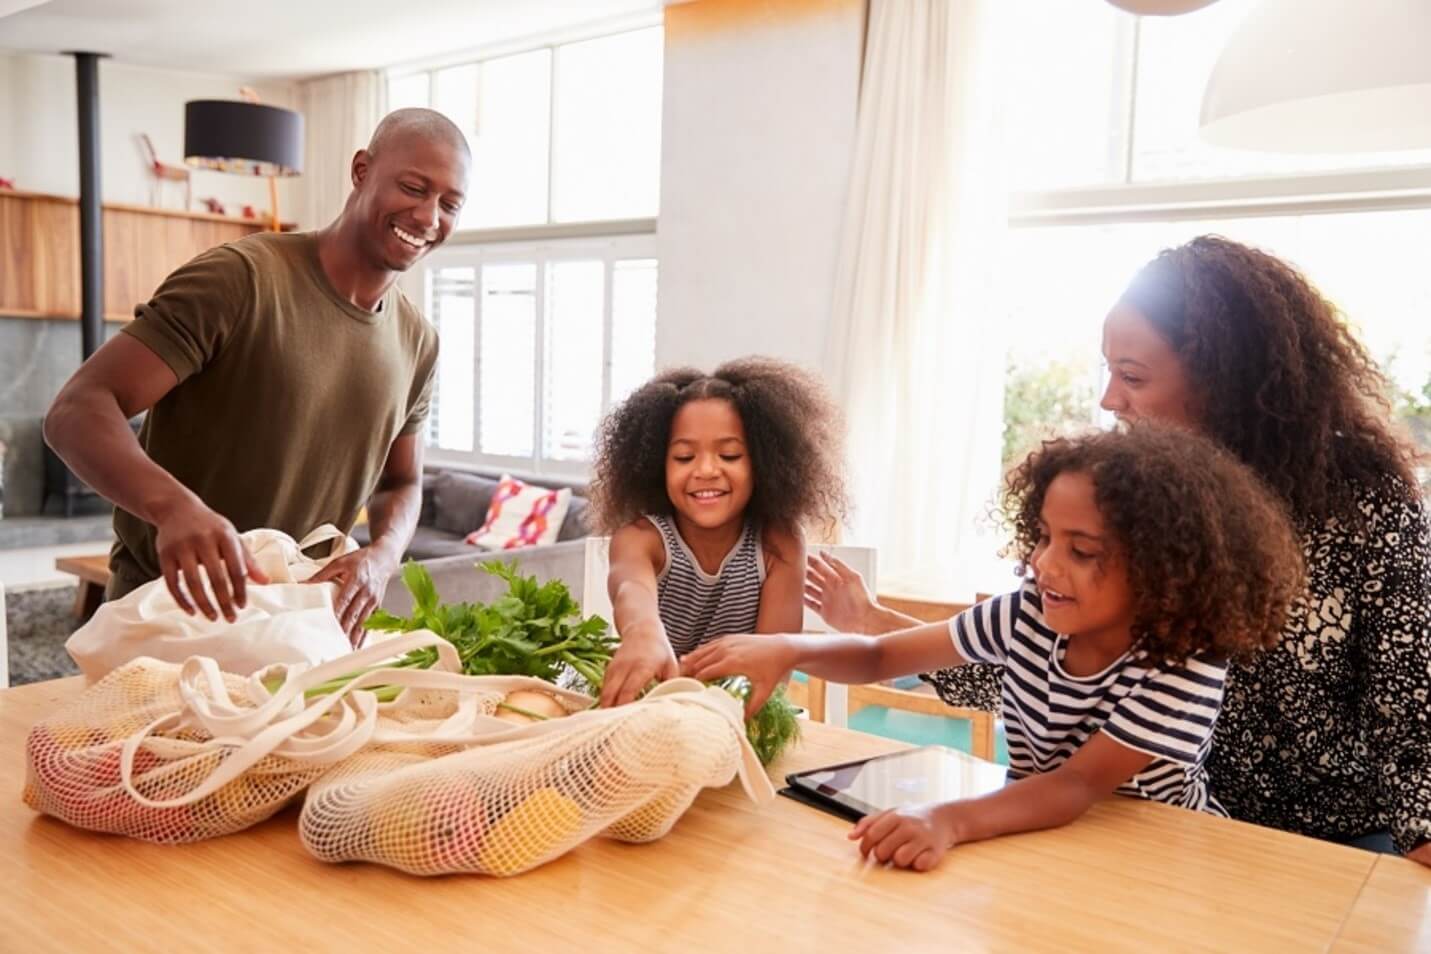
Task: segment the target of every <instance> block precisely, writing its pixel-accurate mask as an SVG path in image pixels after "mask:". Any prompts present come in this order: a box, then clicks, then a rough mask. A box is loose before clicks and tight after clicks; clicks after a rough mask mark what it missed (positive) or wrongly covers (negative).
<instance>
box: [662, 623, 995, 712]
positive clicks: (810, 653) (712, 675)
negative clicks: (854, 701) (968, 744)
mask: <svg viewBox="0 0 1431 954" xmlns="http://www.w3.org/2000/svg"><path fill="white" fill-rule="evenodd" d="M965 662H967V660H965V659H964V657H963V656H961V655H959V652H958V650H956V649H955V648H954V641H953V640H952V639H950V638H949V624H948V623H926V624H925V625H923V626H916V627H914V628H912V629H906V630H902V631H901V632H898V633H891V634H890V635H888V636H846V635H841V634H829V635H825V634H814V635H808V636H806V635H799V634H780V635H775V636H726V637H724V638H722V639H717V640H714V641H713V642H709V643H706V644H705V645H703V646H700V647H698V648H697V649H695V650H694V651H693V652H691V653H690V654H689V655H687V656H686V657H684V658H683V659H682V660H681V672H682V673H683V674H685V675H687V676H693V677H694V678H696V679H719V678H721V677H722V676H745V677H746V678H747V679H749V680H750V698H749V699H748V701H747V702H746V711H747V714H750V715H753V714H754V713H755V712H756V711H758V710H759V709H760V707H761V706H763V705H764V704H765V700H766V699H768V698H769V697H770V693H771V692H773V691H774V689H775V687H776V686H778V685H780V684H781V683H783V682H785V681H786V680H787V679H789V678H790V673H791V671H792V670H795V669H799V670H800V671H801V672H806V673H809V674H810V675H812V676H818V677H819V678H821V679H828V680H830V681H831V682H844V683H862V682H876V681H878V680H880V679H892V678H894V677H895V676H906V675H909V674H910V673H916V672H928V671H929V670H931V669H947V668H949V667H951V666H961V665H963V664H964V663H965Z"/></svg>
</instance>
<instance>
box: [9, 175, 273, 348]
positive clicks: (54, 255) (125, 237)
mask: <svg viewBox="0 0 1431 954" xmlns="http://www.w3.org/2000/svg"><path fill="white" fill-rule="evenodd" d="M264 228H265V225H264V222H263V220H260V219H244V218H237V217H234V216H224V215H212V214H209V213H206V212H180V211H177V210H174V209H155V208H150V207H148V206H141V205H123V204H119V203H106V204H105V206H104V317H105V320H107V321H127V320H129V319H130V318H131V317H133V314H134V306H135V305H136V304H138V303H140V302H142V301H147V300H148V299H149V297H150V296H151V295H152V294H153V292H154V289H155V288H157V287H158V286H159V283H160V282H161V281H163V280H164V277H165V276H166V275H168V274H169V273H170V272H171V271H173V270H174V269H175V268H177V267H178V266H180V265H182V264H184V263H185V262H187V261H188V260H189V259H191V258H193V257H194V256H195V255H197V254H199V253H200V252H202V251H204V250H206V249H210V248H213V247H214V246H215V245H221V244H223V243H224V242H232V241H233V240H234V239H238V238H242V237H243V236H245V235H248V234H250V233H253V232H260V231H263V230H264ZM284 228H285V230H289V229H292V228H293V226H292V225H291V224H285V226H284ZM79 313H80V274H79V200H77V199H75V198H72V197H69V196H61V195H48V194H45V193H39V192H16V191H11V190H0V316H6V317H14V318H60V319H76V320H77V319H78V318H79Z"/></svg>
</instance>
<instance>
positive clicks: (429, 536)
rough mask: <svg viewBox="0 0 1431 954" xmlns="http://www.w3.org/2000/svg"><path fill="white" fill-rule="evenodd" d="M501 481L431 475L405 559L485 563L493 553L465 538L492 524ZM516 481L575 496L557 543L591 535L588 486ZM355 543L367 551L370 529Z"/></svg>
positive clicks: (463, 473)
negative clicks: (565, 490) (491, 510)
mask: <svg viewBox="0 0 1431 954" xmlns="http://www.w3.org/2000/svg"><path fill="white" fill-rule="evenodd" d="M501 476H502V475H501V473H500V472H496V471H481V470H474V471H467V470H456V469H450V468H429V469H428V470H426V471H425V472H424V474H423V481H422V513H421V514H420V515H419V516H418V520H417V532H416V533H414V534H413V538H412V543H410V544H408V548H407V553H406V554H405V555H404V557H405V559H410V560H419V561H427V560H436V559H441V558H442V557H450V556H463V557H468V558H482V557H483V556H484V555H485V554H489V553H491V552H492V551H485V550H479V549H478V548H476V547H474V546H470V545H468V544H467V543H464V542H463V539H464V538H465V537H466V536H467V534H469V533H471V532H472V531H473V530H476V529H477V528H478V527H480V526H482V524H483V522H484V521H485V520H486V519H487V508H488V506H489V505H490V504H491V503H492V494H493V493H494V492H495V491H496V489H497V483H498V481H499V480H500V479H501ZM512 476H513V477H516V478H517V479H518V480H524V481H526V482H527V483H531V484H535V485H538V486H541V487H550V488H552V489H558V488H562V487H566V488H569V489H570V490H571V492H572V495H571V507H570V509H569V510H567V514H566V519H565V520H563V521H562V525H561V530H560V531H559V532H558V533H557V542H558V543H561V542H565V541H568V540H578V539H580V538H582V537H585V536H586V535H587V528H586V507H587V499H586V484H585V483H583V482H580V481H568V480H562V479H559V478H550V477H531V476H528V475H525V474H516V473H514V474H512ZM353 539H355V540H357V541H358V543H359V544H360V545H362V546H367V544H368V543H369V540H370V538H369V530H368V527H367V526H366V525H363V526H358V527H354V528H353ZM535 549H543V548H541V547H537V548H535ZM511 552H515V551H511Z"/></svg>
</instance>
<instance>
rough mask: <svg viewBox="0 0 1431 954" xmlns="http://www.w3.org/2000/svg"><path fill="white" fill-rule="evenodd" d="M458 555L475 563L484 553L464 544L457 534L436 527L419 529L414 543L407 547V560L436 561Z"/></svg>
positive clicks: (413, 539)
mask: <svg viewBox="0 0 1431 954" xmlns="http://www.w3.org/2000/svg"><path fill="white" fill-rule="evenodd" d="M458 555H465V556H467V557H468V558H469V559H472V560H474V561H475V560H476V559H477V558H478V557H480V556H481V555H482V552H481V551H480V550H478V549H477V548H476V547H471V546H468V545H467V544H465V543H463V542H462V538H461V537H459V536H458V535H457V534H455V533H447V532H446V531H444V530H438V529H437V528H436V527H418V528H417V531H416V532H415V533H413V535H412V542H411V543H409V544H408V545H407V556H406V559H409V560H434V559H437V558H439V557H447V556H458Z"/></svg>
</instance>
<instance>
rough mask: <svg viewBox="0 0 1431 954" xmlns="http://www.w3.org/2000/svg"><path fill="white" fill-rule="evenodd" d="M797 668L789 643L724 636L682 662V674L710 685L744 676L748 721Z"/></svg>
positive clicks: (766, 637) (775, 637) (771, 638)
mask: <svg viewBox="0 0 1431 954" xmlns="http://www.w3.org/2000/svg"><path fill="white" fill-rule="evenodd" d="M794 668H795V658H794V652H793V650H792V649H791V646H790V641H789V640H787V639H785V638H784V637H783V636H778V635H773V634H772V635H757V636H722V637H721V638H720V639H717V640H714V641H712V642H709V643H706V644H704V645H702V646H697V647H696V648H695V649H694V650H692V651H691V652H689V653H687V654H686V655H685V656H683V657H682V658H681V673H682V674H683V675H686V676H690V677H691V678H693V679H700V680H704V681H709V680H711V679H720V678H721V677H722V676H744V677H745V678H747V679H749V680H750V696H749V698H747V699H746V700H745V717H746V718H747V719H749V718H752V717H754V715H755V714H756V713H757V712H759V711H760V707H761V706H763V705H765V700H767V699H769V698H770V694H771V693H772V692H774V691H775V687H776V686H778V685H780V684H781V683H783V682H785V681H786V680H788V679H789V678H790V670H792V669H794Z"/></svg>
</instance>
